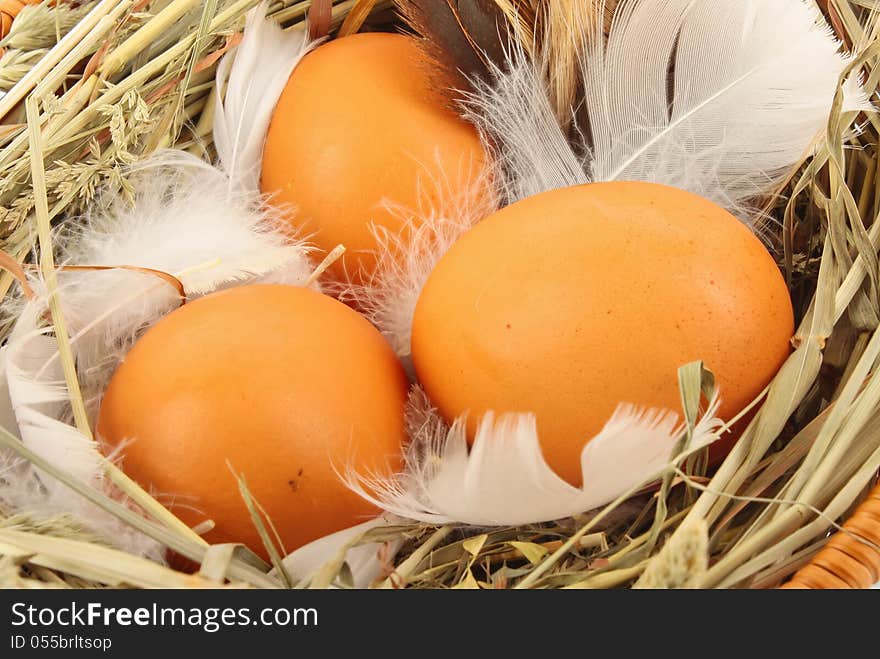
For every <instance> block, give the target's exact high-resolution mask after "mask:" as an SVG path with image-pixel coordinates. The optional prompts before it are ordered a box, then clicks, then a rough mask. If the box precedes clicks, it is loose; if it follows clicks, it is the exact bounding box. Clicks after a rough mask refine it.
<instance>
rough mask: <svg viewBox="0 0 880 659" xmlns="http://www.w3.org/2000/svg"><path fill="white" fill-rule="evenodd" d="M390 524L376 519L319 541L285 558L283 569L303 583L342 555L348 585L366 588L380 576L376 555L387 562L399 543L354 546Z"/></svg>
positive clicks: (370, 543)
mask: <svg viewBox="0 0 880 659" xmlns="http://www.w3.org/2000/svg"><path fill="white" fill-rule="evenodd" d="M390 524H391V522H390V521H389V520H387V519H385V518H384V517H377V518H375V519H371V520H369V521H367V522H364V523H363V524H358V525H357V526H353V527H351V528H348V529H344V530H342V531H337V532H336V533H332V534H330V535H328V536H324V537H323V538H319V539H318V540H315V541H314V542H310V543H309V544H307V545H305V546H304V547H300V548H299V549H297V550H296V551H294V552H292V553H291V554H289V555H288V556H287V557H285V559H284V561H283V562H284V567H285V569H286V570H287V571H288V572H289V573H290V574H291V576H293V578H294V579H295V580H297V581H303V580H307V579H310V578H312V577H313V576H315V574H316V573H317V572H318V571H319V570H320V569H321V568H322V567H324V566H325V565H326V564H328V563H329V562H331V561H333V560H335V559H337V557H338V556H339V554H340V552H344V555H345V562H346V563H348V568H349V570H350V572H351V576H352V585H353V586H354V587H355V588H367V587H368V586H369V585H370V584H371V583H372V582H373V581H375V580H376V579H377V578H379V577H380V576H382V569H383V563H382V561H381V560H380V559H379V552H380V551H381V552H383V553H384V556H385V559H386V561H389V560H391V559H392V558H393V557H394V555H395V554H396V553H397V550H398V548H399V546H400V544H401V543H400V541H395V542H391V543H388V544H386V543H382V542H368V543H364V544H357V542H358V540H359V539H360V538H361V536H363V535H364V534H365V533H366V532H368V531H370V530H371V529H375V528H379V527H382V526H388V525H390ZM352 543H354V546H352Z"/></svg>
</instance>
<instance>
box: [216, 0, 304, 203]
mask: <svg viewBox="0 0 880 659" xmlns="http://www.w3.org/2000/svg"><path fill="white" fill-rule="evenodd" d="M267 7H268V2H263V3H261V4H260V5H258V6H257V7H255V8H254V9H252V10H251V11H250V12H248V15H247V19H246V26H245V31H244V37H243V39H242V41H241V43H240V44H239V45H238V47H237V48H236V49H235V50H233V51H232V52H231V53H229V54H227V55H226V56H225V57H224V58H223V59H222V60H221V61H220V64H219V65H218V67H217V76H216V79H217V87H218V89H225V93H224V94H220V93H218V94H217V101H216V105H215V108H214V112H215V114H214V144H215V146H216V147H217V154H218V155H219V156H220V164H221V166H222V167H223V169H224V170H225V171H226V173H227V174H228V175H229V182H230V185H232V186H233V187H239V188H241V189H244V190H247V191H252V190H258V189H259V182H260V169H261V161H262V158H263V145H264V144H265V141H266V132H267V131H268V130H269V122H270V120H271V118H272V112H273V111H274V109H275V105H276V104H277V103H278V99H279V97H280V96H281V92H282V91H283V90H284V86H285V85H286V84H287V79H288V78H289V77H290V74H291V72H292V71H293V69H294V68H295V67H296V65H297V64H298V63H299V61H300V59H302V57H303V56H304V55H305V54H306V53H308V52H309V51H310V50H311V49H312V48H313V47H314V46H315V45H316V44H317V43H319V41H317V40H310V39H309V37H308V30H307V29H306V28H304V27H300V28H299V29H296V30H292V31H287V32H285V31H284V30H282V29H281V27H280V26H279V25H278V24H276V23H275V22H273V21H270V20H266V9H267Z"/></svg>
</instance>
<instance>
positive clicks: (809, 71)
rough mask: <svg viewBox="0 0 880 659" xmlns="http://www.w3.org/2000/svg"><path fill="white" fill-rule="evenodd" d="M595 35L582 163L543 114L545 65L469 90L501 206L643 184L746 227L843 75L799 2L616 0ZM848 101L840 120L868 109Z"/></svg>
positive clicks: (834, 44)
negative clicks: (586, 188) (721, 210)
mask: <svg viewBox="0 0 880 659" xmlns="http://www.w3.org/2000/svg"><path fill="white" fill-rule="evenodd" d="M595 29H596V30H597V32H596V33H595V34H593V35H592V38H590V39H587V40H585V44H586V45H585V47H584V52H583V55H582V59H581V66H582V76H583V83H584V91H583V107H582V108H581V107H579V108H575V110H577V111H581V112H585V113H586V115H587V116H588V118H589V133H590V134H589V136H581V140H580V141H581V144H580V146H579V148H577V149H573V148H572V147H570V146H569V144H568V143H567V142H566V141H565V140H564V139H562V135H561V132H560V131H559V128H558V125H557V123H556V118H555V116H554V115H553V112H552V110H551V106H550V104H549V102H548V101H547V100H546V89H545V88H546V83H545V82H544V79H543V78H542V73H541V71H543V66H544V65H543V64H542V62H541V61H540V58H539V60H538V61H536V62H534V63H532V62H528V61H526V59H525V57H523V56H522V54H521V53H520V52H518V51H516V50H513V51H511V53H510V57H509V59H510V61H509V71H507V72H499V73H498V80H497V82H495V83H494V84H492V85H486V84H483V85H478V86H477V92H476V94H475V95H474V96H473V97H472V99H471V102H470V106H471V115H472V118H473V119H474V120H475V121H476V122H477V123H478V124H479V125H480V126H481V128H482V130H483V132H484V133H485V134H486V136H487V138H488V139H489V140H490V141H491V142H493V143H494V144H496V145H497V150H498V152H499V154H500V161H501V164H502V165H503V166H504V167H505V169H506V177H505V180H506V183H507V185H506V186H505V188H506V191H507V193H508V199H509V201H514V200H516V199H520V198H522V197H525V196H529V195H532V194H537V193H539V192H543V191H546V190H549V189H553V188H558V187H563V186H569V185H577V184H579V183H585V182H588V181H609V180H643V181H652V182H655V183H663V184H667V185H672V186H676V187H679V188H683V189H685V190H689V191H691V192H694V193H696V194H699V195H702V196H704V197H706V198H708V199H711V200H712V201H715V202H716V203H718V204H720V205H722V206H724V207H726V208H728V209H730V210H731V211H733V212H737V213H739V214H740V215H741V218H742V219H743V220H749V219H751V218H750V217H749V213H748V202H749V200H751V199H753V198H754V197H756V196H757V195H761V194H765V193H767V192H768V191H772V189H773V187H774V185H775V184H776V183H777V182H778V181H779V180H780V179H781V178H783V177H784V176H785V175H786V174H788V173H789V172H790V169H791V168H792V167H793V166H794V165H796V164H797V163H798V162H799V161H800V160H801V159H802V158H803V157H804V156H805V155H807V153H808V151H809V148H810V145H811V144H812V143H813V141H814V140H815V139H816V138H817V137H818V136H819V135H820V134H821V133H822V131H823V130H824V128H825V125H826V122H827V119H828V115H829V112H830V110H831V107H832V102H833V99H834V95H835V92H836V89H837V86H838V81H839V77H840V75H841V74H842V73H843V71H844V70H845V68H846V67H847V65H848V64H849V62H850V61H851V60H850V58H849V57H848V56H846V55H844V54H842V53H841V44H840V43H839V42H838V41H837V40H836V39H835V38H834V36H833V33H832V32H831V30H830V28H829V26H828V25H827V24H826V23H825V21H824V19H823V17H822V16H821V14H820V13H819V11H818V8H817V7H816V5H815V3H814V2H812V1H809V2H808V1H806V0H773V1H772V2H768V1H767V0H652V2H639V1H638V0H622V1H621V2H620V4H619V5H618V6H617V9H616V12H615V17H614V20H613V23H612V25H611V29H610V32H609V36H608V39H607V42H606V41H605V39H604V38H603V37H602V34H601V30H602V25H601V22H599V25H597V26H596V28H595ZM670 71H671V72H672V75H671V80H670ZM670 82H671V83H672V85H671V94H670ZM845 90H846V96H845V99H844V109H846V110H860V109H864V110H868V109H871V105H870V103H869V102H868V99H867V98H866V96H865V93H864V91H863V90H862V88H861V86H860V85H859V84H858V83H857V81H856V80H850V81H849V82H848V84H847V85H846V87H845ZM542 97H543V98H544V101H541V98H542ZM579 153H580V154H582V155H578V154H579ZM579 161H581V162H582V165H583V166H582V167H576V166H575V165H576V164H577V163H578V162H579Z"/></svg>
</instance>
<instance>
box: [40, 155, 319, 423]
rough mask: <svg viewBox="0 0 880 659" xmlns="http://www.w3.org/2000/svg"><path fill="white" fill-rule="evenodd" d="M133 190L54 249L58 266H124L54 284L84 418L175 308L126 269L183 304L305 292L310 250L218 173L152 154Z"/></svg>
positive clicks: (98, 206)
mask: <svg viewBox="0 0 880 659" xmlns="http://www.w3.org/2000/svg"><path fill="white" fill-rule="evenodd" d="M130 184H131V198H130V199H127V198H126V196H125V195H119V194H115V193H108V194H106V195H105V196H104V197H101V198H99V199H98V200H97V201H96V203H95V204H94V205H93V206H92V208H91V210H90V212H89V214H88V215H87V216H86V217H85V218H83V220H82V221H81V222H79V223H75V224H73V225H71V226H72V228H68V229H67V235H64V236H63V240H58V241H57V242H58V243H59V244H60V245H62V247H61V252H60V253H59V262H61V263H64V264H72V265H79V266H82V265H90V266H125V268H120V269H113V270H103V271H89V270H85V271H84V270H66V271H61V272H59V274H58V279H59V286H60V289H61V290H60V299H61V302H62V307H63V310H64V314H65V318H66V319H67V321H68V325H69V328H70V335H71V340H72V342H73V344H74V349H75V350H76V354H77V366H78V369H79V375H80V378H81V384H82V385H83V389H84V392H85V394H86V396H87V402H88V403H89V404H90V405H89V407H90V408H91V409H94V407H95V404H96V403H97V400H98V397H99V395H100V393H101V392H102V391H103V388H104V385H105V383H106V379H107V377H108V375H109V373H110V372H112V370H113V369H114V368H115V366H116V364H117V363H118V361H119V359H120V358H121V356H122V355H124V354H125V352H126V351H127V350H128V348H129V347H130V346H131V345H132V343H133V341H134V340H135V339H136V337H137V336H138V335H139V334H140V332H141V331H142V330H143V329H144V328H146V327H148V326H149V325H151V324H153V323H154V322H155V321H157V320H158V319H159V318H161V317H162V316H163V315H165V314H166V313H168V312H169V311H171V310H173V309H175V308H176V307H177V306H179V305H180V303H181V300H180V295H179V291H178V290H177V289H176V288H175V286H174V285H173V284H171V283H169V282H168V281H167V280H165V279H163V278H161V277H160V276H157V275H156V274H151V273H149V272H143V271H137V270H131V269H128V268H132V267H135V268H143V269H149V270H154V271H157V272H160V273H167V274H168V275H171V276H172V277H174V278H176V279H177V280H179V282H180V284H182V286H183V289H184V290H185V292H186V294H187V296H188V297H189V298H194V297H198V296H200V295H203V294H206V293H210V292H212V291H215V290H218V289H220V288H224V287H228V286H231V285H235V284H241V283H251V282H258V281H261V280H262V279H263V278H272V279H273V280H274V281H279V280H280V281H283V282H285V283H289V284H293V285H303V284H305V282H306V281H307V279H308V277H309V274H310V273H311V264H310V262H309V259H308V249H307V248H306V247H305V246H304V245H303V244H302V243H299V242H295V241H291V240H290V239H289V238H288V237H287V236H285V235H284V234H282V233H281V232H280V231H278V230H277V229H276V228H275V227H276V226H280V224H279V222H280V221H279V220H278V218H277V217H276V215H275V211H273V210H272V209H269V208H265V207H264V206H263V204H262V203H261V198H260V196H259V195H258V194H257V193H250V194H249V193H247V192H244V191H233V190H230V188H229V186H228V179H227V177H226V175H225V174H224V173H223V172H221V171H220V170H218V169H217V168H215V167H212V166H211V165H209V164H207V163H205V162H203V161H201V160H199V159H198V158H196V157H194V156H191V155H189V154H187V153H185V152H181V151H165V152H160V153H157V154H155V155H153V156H151V157H150V158H149V159H147V160H145V161H143V162H141V163H140V164H138V165H137V167H136V168H135V169H134V170H132V172H131V178H130ZM34 287H35V288H36V289H38V290H39V288H40V284H39V282H35V284H34ZM56 360H57V357H56Z"/></svg>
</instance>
